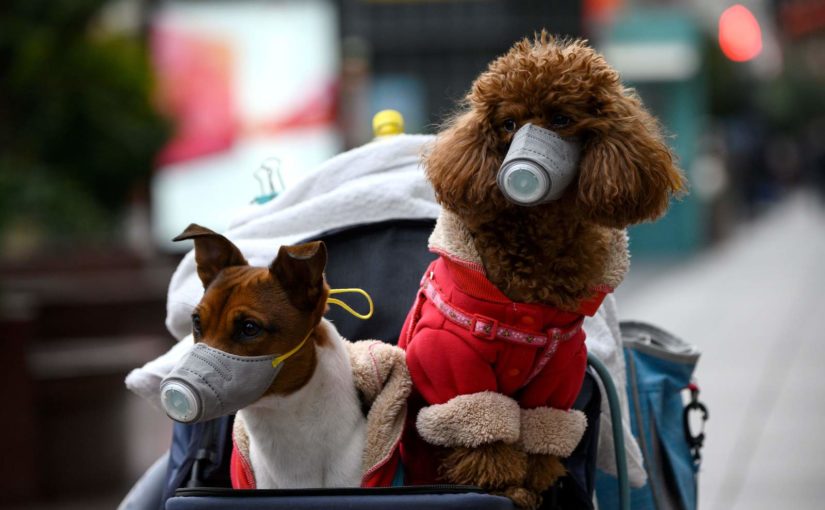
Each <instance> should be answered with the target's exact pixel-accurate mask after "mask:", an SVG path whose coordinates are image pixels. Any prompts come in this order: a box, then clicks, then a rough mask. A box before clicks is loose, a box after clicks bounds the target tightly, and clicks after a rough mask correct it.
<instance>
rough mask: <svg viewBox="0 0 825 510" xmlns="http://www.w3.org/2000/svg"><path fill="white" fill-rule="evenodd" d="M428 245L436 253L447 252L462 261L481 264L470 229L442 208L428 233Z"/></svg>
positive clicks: (453, 214)
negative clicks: (431, 230)
mask: <svg viewBox="0 0 825 510" xmlns="http://www.w3.org/2000/svg"><path fill="white" fill-rule="evenodd" d="M429 247H430V250H431V251H434V252H436V253H446V254H449V255H450V257H451V258H456V259H458V260H460V261H462V262H469V263H470V264H477V265H478V266H481V257H480V256H479V255H478V251H476V246H475V244H474V243H473V237H472V236H471V235H470V231H469V230H467V228H466V227H464V224H463V223H461V220H460V219H459V218H458V216H456V215H455V213H452V212H450V211H448V210H447V209H444V208H442V209H441V214H439V215H438V219H437V220H436V222H435V228H434V229H433V233H432V234H430V240H429Z"/></svg>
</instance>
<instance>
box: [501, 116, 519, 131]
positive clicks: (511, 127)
mask: <svg viewBox="0 0 825 510" xmlns="http://www.w3.org/2000/svg"><path fill="white" fill-rule="evenodd" d="M502 125H503V126H504V130H505V131H507V132H508V133H512V132H513V131H515V130H516V121H514V120H513V119H506V120H505V121H504V124H502Z"/></svg>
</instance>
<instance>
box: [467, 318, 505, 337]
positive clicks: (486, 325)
mask: <svg viewBox="0 0 825 510" xmlns="http://www.w3.org/2000/svg"><path fill="white" fill-rule="evenodd" d="M470 332H471V333H472V334H473V336H475V337H478V338H481V339H483V340H495V339H496V335H497V334H498V321H497V320H495V319H491V318H489V317H485V316H483V315H473V321H472V322H471V323H470Z"/></svg>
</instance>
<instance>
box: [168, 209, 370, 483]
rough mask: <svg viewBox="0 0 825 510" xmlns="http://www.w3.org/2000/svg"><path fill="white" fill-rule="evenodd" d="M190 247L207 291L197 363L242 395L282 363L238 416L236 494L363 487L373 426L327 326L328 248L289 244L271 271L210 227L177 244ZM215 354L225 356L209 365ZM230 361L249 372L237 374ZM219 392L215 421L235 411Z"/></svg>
mask: <svg viewBox="0 0 825 510" xmlns="http://www.w3.org/2000/svg"><path fill="white" fill-rule="evenodd" d="M183 239H192V240H194V242H195V259H196V262H197V271H198V276H199V277H200V279H201V281H202V282H203V285H204V288H205V292H204V295H203V298H202V299H201V301H200V303H199V304H198V305H197V307H196V308H195V309H194V311H193V313H192V326H193V335H194V337H195V348H198V345H199V344H203V345H202V346H201V347H200V348H198V349H199V350H198V351H195V352H196V354H195V356H197V357H198V359H200V362H202V363H207V364H208V366H207V369H208V368H209V367H210V366H211V367H212V368H214V370H216V371H217V372H220V373H221V374H223V375H224V380H223V381H221V383H222V384H223V387H224V388H226V387H228V386H230V385H232V384H237V385H238V386H239V387H242V386H243V384H244V378H245V377H246V376H247V375H248V376H249V381H250V384H251V381H252V377H253V376H254V374H253V373H252V372H251V370H252V365H255V364H256V362H257V361H262V363H263V365H262V366H263V370H265V371H266V370H269V371H270V375H269V377H272V376H271V372H272V371H273V363H272V361H273V359H276V360H278V361H277V364H280V365H282V366H281V369H280V371H279V372H277V373H276V374H275V375H276V376H275V377H274V380H272V381H271V383H269V382H268V381H267V383H265V384H269V386H268V387H265V388H264V389H263V391H262V394H260V393H259V394H258V395H252V396H246V397H245V399H246V400H254V401H253V402H252V403H249V404H248V405H246V404H240V405H245V407H243V408H241V409H239V410H238V411H237V415H236V421H235V434H234V441H235V446H236V447H235V449H234V451H233V458H232V465H231V475H232V482H233V486H234V487H236V488H261V489H268V488H301V487H353V486H354V487H357V486H359V485H360V484H361V479H362V474H363V467H362V460H363V455H364V444H365V434H366V418H365V417H364V414H363V412H362V405H361V402H360V400H359V395H358V391H357V390H356V386H355V382H354V380H353V372H352V367H351V364H350V355H349V353H348V348H347V346H346V345H345V344H347V342H345V340H343V339H342V338H341V336H340V334H339V333H338V332H337V330H336V329H335V327H334V326H332V324H331V323H330V322H329V321H327V320H326V319H324V318H323V315H324V312H325V311H326V309H327V299H328V294H329V287H328V286H327V284H326V282H325V280H324V268H325V265H326V261H327V251H326V247H325V246H324V244H323V243H322V242H312V243H308V244H301V245H297V246H284V247H281V249H280V251H279V252H278V255H277V257H276V258H275V260H273V261H272V264H271V265H270V266H269V267H251V266H249V264H248V263H247V261H246V260H245V259H244V257H243V255H242V254H241V252H240V251H239V250H238V248H237V247H236V246H235V245H234V244H232V242H230V241H229V240H228V239H227V238H225V237H224V236H222V235H220V234H217V233H215V232H213V231H211V230H209V229H206V228H204V227H200V226H198V225H190V226H189V228H187V229H186V231H184V232H183V233H182V234H181V235H180V236H178V237H177V238H176V240H183ZM207 347H208V348H211V349H212V350H214V351H217V353H216V354H215V355H214V356H212V357H209V356H208V355H207V354H208V352H209V353H211V352H213V351H208V349H207ZM207 351H208V352H207ZM285 353H286V354H285ZM286 356H288V359H284V358H285V357H286ZM232 360H235V361H237V362H238V363H240V365H238V366H240V367H241V368H240V369H238V370H237V371H235V372H234V373H233V372H232V370H231V368H232V366H233V365H232V363H233V361H232ZM179 366H180V365H179ZM245 367H249V369H248V370H247V369H246V368H245ZM173 372H174V371H173ZM227 373H228V374H227ZM233 377H234V378H235V379H236V382H235V383H233V382H232V381H231V379H232V378H233ZM196 382H197V381H196ZM212 386H215V388H213V390H207V391H205V393H207V394H208V393H210V391H211V392H212V394H213V396H214V397H215V398H217V399H218V400H221V399H223V401H224V402H222V405H223V407H222V408H219V410H218V411H216V412H215V413H214V414H216V415H220V414H228V412H231V411H233V410H235V409H231V407H232V405H231V403H230V402H227V401H229V400H232V395H228V396H227V395H226V394H225V393H222V392H225V391H226V390H225V389H223V390H222V389H221V388H217V387H216V386H217V385H215V384H213V385H212ZM240 391H243V390H240Z"/></svg>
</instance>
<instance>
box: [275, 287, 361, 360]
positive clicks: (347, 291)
mask: <svg viewBox="0 0 825 510" xmlns="http://www.w3.org/2000/svg"><path fill="white" fill-rule="evenodd" d="M329 293H330V294H361V295H362V296H364V297H365V298H366V299H367V303H369V304H370V311H369V312H368V313H367V314H366V315H364V314H360V313H358V312H356V311H355V310H353V309H352V308H350V306H349V305H348V304H346V303H344V302H343V301H341V300H340V299H336V298H327V303H330V304H333V305H338V306H340V307H341V308H343V309H344V310H346V311H347V312H349V313H351V314H352V315H354V316H356V317H358V318H359V319H361V320H367V319H369V318H370V317H372V313H373V312H374V311H375V307H374V305H373V304H372V298H371V297H370V295H369V294H367V291H365V290H364V289H330V290H329ZM313 330H314V328H313V329H311V330H309V333H307V336H305V337H304V339H303V340H301V343H299V344H298V345H296V346H295V347H294V348H292V350H290V351H289V352H287V353H286V354H281V355H280V356H278V357H277V358H275V359H273V360H272V368H275V367H277V366H278V365H280V364H281V363H283V362H284V361H286V359H287V358H289V357H290V356H292V355H293V354H295V353H296V352H298V351H300V350H301V347H303V346H304V344H305V343H307V340H309V336H310V335H311V334H312V331H313Z"/></svg>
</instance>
